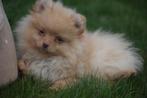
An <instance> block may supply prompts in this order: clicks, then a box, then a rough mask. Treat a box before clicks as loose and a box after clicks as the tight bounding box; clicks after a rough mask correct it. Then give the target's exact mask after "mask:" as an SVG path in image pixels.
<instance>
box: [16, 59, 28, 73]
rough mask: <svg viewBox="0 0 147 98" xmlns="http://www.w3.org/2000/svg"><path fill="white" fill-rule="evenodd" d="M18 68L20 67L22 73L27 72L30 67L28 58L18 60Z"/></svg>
mask: <svg viewBox="0 0 147 98" xmlns="http://www.w3.org/2000/svg"><path fill="white" fill-rule="evenodd" d="M18 69H19V70H20V71H21V72H22V73H26V71H27V69H28V63H27V60H24V59H20V60H18Z"/></svg>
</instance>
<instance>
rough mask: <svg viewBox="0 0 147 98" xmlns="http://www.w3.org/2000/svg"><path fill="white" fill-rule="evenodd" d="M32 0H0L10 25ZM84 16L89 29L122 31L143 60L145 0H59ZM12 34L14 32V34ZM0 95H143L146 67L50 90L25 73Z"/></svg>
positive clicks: (146, 52) (146, 88)
mask: <svg viewBox="0 0 147 98" xmlns="http://www.w3.org/2000/svg"><path fill="white" fill-rule="evenodd" d="M34 1H35V0H15V1H14V0H3V4H4V8H5V11H6V14H7V16H8V19H9V22H10V25H11V26H12V29H14V27H15V24H16V21H17V20H18V19H20V18H21V17H22V16H23V15H25V14H26V13H27V12H28V9H30V8H31V5H32V4H33V3H34ZM63 2H64V4H65V5H67V6H70V7H73V8H76V9H77V10H78V12H80V13H82V14H83V15H85V16H86V17H87V26H88V28H89V30H95V29H97V28H102V29H104V30H108V31H112V32H115V33H117V32H120V33H125V34H126V38H128V39H129V40H131V41H133V42H134V46H136V47H137V48H140V54H141V55H142V56H143V58H144V61H145V62H144V65H146V64H147V1H146V0H63ZM14 35H15V34H14ZM0 98H147V67H146V66H144V70H143V72H142V73H141V74H139V75H138V76H136V77H130V78H129V79H124V80H120V81H118V82H114V83H106V82H105V81H102V80H98V79H95V78H93V77H91V78H88V77H87V78H83V79H81V81H80V82H78V83H77V84H75V85H74V86H72V87H67V88H65V89H63V90H60V91H54V90H50V89H49V86H48V83H47V82H45V81H44V82H43V81H39V80H35V79H33V78H32V77H29V76H25V77H22V78H18V79H17V80H16V81H15V82H14V83H12V84H10V85H8V86H5V87H2V88H0Z"/></svg>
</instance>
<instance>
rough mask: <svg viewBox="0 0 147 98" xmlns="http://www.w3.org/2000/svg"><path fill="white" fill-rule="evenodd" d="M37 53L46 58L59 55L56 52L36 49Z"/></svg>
mask: <svg viewBox="0 0 147 98" xmlns="http://www.w3.org/2000/svg"><path fill="white" fill-rule="evenodd" d="M38 52H39V53H40V54H42V55H46V56H47V57H51V56H58V55H59V54H60V53H58V52H51V51H49V50H48V49H47V48H46V49H45V48H38Z"/></svg>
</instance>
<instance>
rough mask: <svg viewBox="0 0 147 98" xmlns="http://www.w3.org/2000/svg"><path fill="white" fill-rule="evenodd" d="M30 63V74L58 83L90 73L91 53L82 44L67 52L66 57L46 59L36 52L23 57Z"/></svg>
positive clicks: (27, 53)
mask: <svg viewBox="0 0 147 98" xmlns="http://www.w3.org/2000/svg"><path fill="white" fill-rule="evenodd" d="M23 58H24V59H27V61H28V66H29V67H28V70H27V71H28V73H29V74H30V73H31V74H32V75H34V76H37V77H40V78H42V79H47V80H49V81H56V80H59V79H63V78H66V77H67V78H68V77H76V78H77V77H80V76H82V75H83V74H85V73H89V72H90V69H91V68H90V63H89V60H88V59H89V58H90V53H89V51H88V49H86V48H85V43H83V42H81V43H79V42H78V44H77V45H76V46H75V47H73V48H72V49H71V50H69V51H67V52H66V57H63V56H51V57H47V58H44V57H42V56H40V55H38V54H36V53H34V52H26V54H25V55H24V56H23Z"/></svg>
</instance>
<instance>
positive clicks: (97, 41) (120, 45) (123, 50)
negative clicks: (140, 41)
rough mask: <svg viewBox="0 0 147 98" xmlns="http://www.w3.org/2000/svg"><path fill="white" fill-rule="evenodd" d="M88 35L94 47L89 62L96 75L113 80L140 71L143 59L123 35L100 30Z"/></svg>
mask: <svg viewBox="0 0 147 98" xmlns="http://www.w3.org/2000/svg"><path fill="white" fill-rule="evenodd" d="M90 35H91V40H92V43H93V44H94V46H96V47H95V50H94V52H93V58H92V60H91V62H92V64H91V65H93V70H95V72H96V73H98V74H99V75H101V76H102V77H104V78H105V77H106V78H112V79H115V78H118V77H120V76H124V77H127V76H130V75H131V74H136V73H137V72H139V71H141V69H142V64H143V63H142V62H143V59H142V57H141V56H140V55H139V54H138V53H137V51H138V49H137V48H134V47H133V45H132V43H131V42H129V41H127V40H126V39H125V38H124V35H122V34H111V33H108V32H104V31H100V30H98V31H96V32H95V33H94V34H90Z"/></svg>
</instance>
